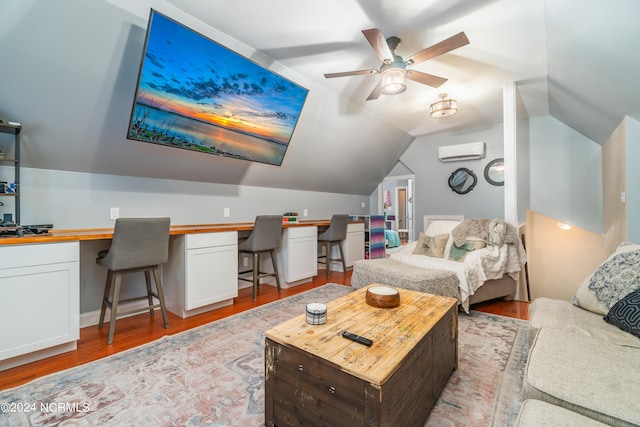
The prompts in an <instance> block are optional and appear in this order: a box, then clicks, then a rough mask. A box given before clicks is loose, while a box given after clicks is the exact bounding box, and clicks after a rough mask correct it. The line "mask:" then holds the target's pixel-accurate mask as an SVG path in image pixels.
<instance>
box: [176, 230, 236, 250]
mask: <svg viewBox="0 0 640 427" xmlns="http://www.w3.org/2000/svg"><path fill="white" fill-rule="evenodd" d="M186 237H187V249H198V248H210V247H213V246H225V245H237V244H238V232H237V231H225V232H220V233H201V234H187V236H186Z"/></svg>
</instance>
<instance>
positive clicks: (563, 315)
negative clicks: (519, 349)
mask: <svg viewBox="0 0 640 427" xmlns="http://www.w3.org/2000/svg"><path fill="white" fill-rule="evenodd" d="M529 315H530V320H529V331H528V337H527V338H528V340H529V346H531V345H532V343H533V339H534V337H535V335H536V332H537V331H538V330H539V329H540V328H543V327H545V328H554V329H562V330H566V331H569V332H574V333H576V334H580V335H584V336H588V337H593V338H597V339H600V340H603V341H606V342H612V343H616V344H620V345H628V346H634V347H639V348H640V339H639V338H636V337H634V336H633V335H631V334H630V333H627V332H624V331H622V330H620V329H618V328H617V327H615V326H613V325H610V324H608V323H607V322H605V321H604V319H603V318H602V316H601V315H600V314H595V313H592V312H590V311H587V310H584V309H582V308H580V307H576V306H575V305H573V304H571V303H570V302H569V301H564V300H557V299H551V298H536V299H535V300H534V301H533V303H532V304H531V305H530V306H529Z"/></svg>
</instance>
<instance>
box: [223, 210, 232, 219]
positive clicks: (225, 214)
mask: <svg viewBox="0 0 640 427" xmlns="http://www.w3.org/2000/svg"><path fill="white" fill-rule="evenodd" d="M223 215H224V217H225V218H229V217H230V216H231V209H229V208H224V214H223Z"/></svg>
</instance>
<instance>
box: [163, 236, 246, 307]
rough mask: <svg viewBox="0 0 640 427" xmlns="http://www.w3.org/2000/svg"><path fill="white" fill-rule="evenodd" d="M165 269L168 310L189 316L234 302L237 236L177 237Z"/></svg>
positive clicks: (174, 239)
mask: <svg viewBox="0 0 640 427" xmlns="http://www.w3.org/2000/svg"><path fill="white" fill-rule="evenodd" d="M165 267H166V268H165V270H164V275H163V276H164V278H163V280H164V286H165V293H166V300H167V308H168V309H169V311H171V312H172V313H175V314H176V315H178V316H180V317H183V318H184V317H189V316H193V315H195V314H199V313H202V312H205V311H209V310H212V309H214V308H218V307H221V306H224V305H229V304H231V303H233V298H235V297H237V296H238V233H237V232H236V231H225V232H220V233H202V234H187V235H184V236H175V237H174V238H172V239H171V242H170V246H169V261H168V262H167V264H166V266H165Z"/></svg>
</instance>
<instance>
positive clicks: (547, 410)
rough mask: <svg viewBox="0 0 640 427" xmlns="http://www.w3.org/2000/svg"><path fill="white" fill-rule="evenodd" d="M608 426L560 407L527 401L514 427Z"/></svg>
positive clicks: (536, 401) (523, 404)
mask: <svg viewBox="0 0 640 427" xmlns="http://www.w3.org/2000/svg"><path fill="white" fill-rule="evenodd" d="M606 425H607V424H603V423H601V422H598V421H596V420H592V419H591V418H587V417H585V416H584V415H580V414H578V413H576V412H573V411H569V410H568V409H564V408H561V407H560V406H556V405H551V404H550V403H547V402H542V401H540V400H531V399H527V400H525V401H524V402H523V403H522V406H521V407H520V413H518V418H517V419H516V423H515V425H514V427H568V426H580V427H603V426H606Z"/></svg>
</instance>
